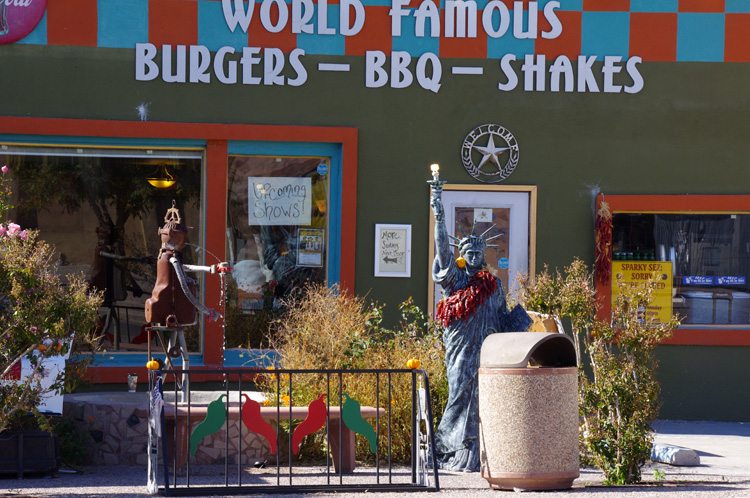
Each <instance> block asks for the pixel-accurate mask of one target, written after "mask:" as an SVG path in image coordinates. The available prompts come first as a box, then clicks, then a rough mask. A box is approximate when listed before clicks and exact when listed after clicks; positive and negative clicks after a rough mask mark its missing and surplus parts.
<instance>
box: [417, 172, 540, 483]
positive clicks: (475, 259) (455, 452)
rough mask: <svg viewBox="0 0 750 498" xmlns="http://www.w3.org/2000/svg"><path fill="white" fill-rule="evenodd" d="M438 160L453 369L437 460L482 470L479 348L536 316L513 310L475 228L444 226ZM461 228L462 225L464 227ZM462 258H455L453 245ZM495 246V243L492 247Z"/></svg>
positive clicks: (439, 230) (439, 268)
mask: <svg viewBox="0 0 750 498" xmlns="http://www.w3.org/2000/svg"><path fill="white" fill-rule="evenodd" d="M437 169H438V168H437V165H433V180H432V181H429V182H428V183H429V184H430V190H431V194H432V195H431V199H430V207H431V208H432V212H433V215H434V217H435V261H434V262H433V265H432V278H433V280H434V281H435V282H436V283H438V284H440V285H441V286H442V288H443V299H442V300H441V301H440V302H439V303H438V306H437V313H436V315H435V319H436V320H437V321H438V322H440V323H441V324H442V325H443V326H444V327H445V330H444V332H443V342H444V343H445V365H446V369H447V374H448V388H449V393H448V402H447V404H446V406H445V412H444V413H443V418H442V419H441V420H440V424H439V426H438V429H437V431H436V433H435V447H436V457H437V460H438V465H439V466H440V467H441V468H443V469H447V470H457V471H464V472H476V471H479V395H478V391H477V388H478V380H479V379H478V375H479V373H478V371H479V353H480V350H481V348H482V343H483V342H484V339H485V338H486V337H487V336H488V335H489V334H492V333H496V332H511V331H516V332H520V331H525V330H526V329H527V328H528V327H529V325H531V322H532V320H531V318H529V316H528V314H527V313H526V312H525V311H524V310H523V308H521V307H520V306H516V307H514V308H513V310H512V311H509V310H508V306H507V303H506V300H505V289H504V288H503V284H502V282H501V281H500V279H498V278H497V277H495V276H494V275H492V274H491V273H490V272H489V271H487V270H486V269H485V266H486V263H485V258H484V252H485V249H486V248H487V247H488V245H487V243H488V242H490V241H492V240H493V239H495V238H497V237H499V235H498V236H495V237H489V238H485V236H486V235H488V233H489V232H490V230H492V228H494V225H493V227H490V229H489V230H487V231H486V232H484V233H483V234H481V235H475V234H474V230H473V227H472V233H471V234H470V235H466V234H465V233H463V229H462V230H461V231H462V233H463V235H464V236H463V238H461V239H459V238H457V237H453V236H451V235H449V234H448V230H447V229H446V226H445V211H444V209H443V201H442V192H443V184H444V183H445V182H443V181H440V180H438V175H437ZM459 228H460V226H459ZM451 246H453V247H456V248H458V251H459V253H460V256H461V257H460V258H458V259H457V260H456V259H454V254H453V249H452V247H451ZM490 247H491V246H490Z"/></svg>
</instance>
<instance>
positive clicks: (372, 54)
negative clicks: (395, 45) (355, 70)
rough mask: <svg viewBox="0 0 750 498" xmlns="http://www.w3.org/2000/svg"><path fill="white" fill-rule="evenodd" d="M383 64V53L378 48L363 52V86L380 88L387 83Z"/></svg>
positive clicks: (386, 74)
mask: <svg viewBox="0 0 750 498" xmlns="http://www.w3.org/2000/svg"><path fill="white" fill-rule="evenodd" d="M384 65H385V54H384V53H383V52H381V51H380V50H369V51H367V52H366V53H365V87H367V88H380V87H383V86H385V84H386V83H388V73H386V71H385V69H383V66H384Z"/></svg>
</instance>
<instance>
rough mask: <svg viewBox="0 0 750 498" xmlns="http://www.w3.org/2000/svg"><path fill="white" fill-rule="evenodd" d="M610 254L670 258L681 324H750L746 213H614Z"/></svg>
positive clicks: (749, 246)
mask: <svg viewBox="0 0 750 498" xmlns="http://www.w3.org/2000/svg"><path fill="white" fill-rule="evenodd" d="M612 242H613V249H614V251H613V258H614V259H615V260H628V261H644V260H645V261H670V262H671V263H672V268H673V296H672V305H673V310H674V312H675V313H677V314H679V315H680V316H681V317H682V324H683V325H684V326H691V325H707V326H732V327H737V326H740V327H748V326H750V215H748V214H742V213H736V214H731V213H728V214H692V213H691V214H687V213H686V214H680V213H674V214H671V213H669V214H662V213H643V214H640V213H637V214H636V213H627V214H626V213H616V214H615V215H614V217H613V238H612Z"/></svg>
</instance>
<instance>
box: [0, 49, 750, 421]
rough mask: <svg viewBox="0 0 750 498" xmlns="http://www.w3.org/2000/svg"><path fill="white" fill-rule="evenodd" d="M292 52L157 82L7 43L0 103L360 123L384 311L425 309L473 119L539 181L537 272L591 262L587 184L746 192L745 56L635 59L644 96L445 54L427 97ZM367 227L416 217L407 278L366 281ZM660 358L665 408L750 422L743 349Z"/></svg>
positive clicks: (107, 61)
mask: <svg viewBox="0 0 750 498" xmlns="http://www.w3.org/2000/svg"><path fill="white" fill-rule="evenodd" d="M303 60H304V63H305V65H306V67H307V68H308V70H309V75H308V81H307V83H305V85H304V86H302V87H295V88H293V87H281V86H275V87H270V86H262V85H261V86H245V85H241V84H237V85H233V86H226V85H223V84H220V83H218V82H216V81H215V80H214V82H213V83H212V84H210V85H204V84H166V83H164V82H162V81H153V82H136V81H135V79H134V52H133V51H132V50H123V49H102V48H71V47H55V46H34V45H20V44H16V45H10V46H2V47H0V66H1V67H2V78H3V80H2V81H3V85H2V87H3V88H2V92H0V109H2V111H0V112H2V114H3V115H6V116H35V117H64V118H79V119H115V120H137V119H138V115H137V113H136V109H135V108H136V106H137V105H139V104H140V103H142V102H145V103H149V104H150V105H149V110H150V116H149V120H151V121H177V122H219V123H252V124H293V125H323V126H351V127H356V128H358V130H359V143H358V158H359V164H358V188H357V196H358V205H357V223H358V228H357V253H356V275H357V277H356V285H355V291H356V292H357V293H358V294H367V293H369V296H370V297H371V298H372V299H374V300H376V301H379V302H381V303H387V304H388V305H389V308H388V309H389V317H390V319H395V314H396V311H395V310H396V306H397V304H398V303H399V302H401V301H403V300H404V299H406V298H408V297H409V296H414V298H415V300H416V302H417V303H418V304H420V305H421V306H425V305H426V302H427V286H428V283H429V280H428V279H429V276H428V266H429V263H428V261H427V256H426V255H427V252H428V244H429V241H428V219H429V218H428V214H429V210H428V188H427V185H426V183H425V182H426V181H427V180H428V179H429V178H430V173H429V168H428V165H429V164H430V163H432V162H438V163H440V164H441V179H444V180H447V181H449V182H451V183H458V184H474V183H476V182H475V181H474V180H473V179H472V178H471V177H470V176H469V175H468V174H467V173H466V172H465V171H464V170H463V168H462V166H461V163H460V156H459V153H460V147H461V143H462V141H463V138H464V137H465V135H466V134H467V133H468V132H469V131H470V130H471V129H472V128H474V127H475V126H477V125H480V124H483V123H488V122H492V123H498V124H500V125H502V126H504V127H506V128H507V129H509V130H510V131H511V132H512V133H513V134H514V135H515V136H516V138H517V139H518V143H519V145H520V162H519V165H518V168H517V169H516V171H515V172H514V173H513V174H512V175H511V176H510V177H509V178H508V179H507V180H506V181H505V182H503V184H507V185H537V186H538V189H539V190H538V193H539V204H538V223H537V254H536V260H537V265H538V267H541V265H542V264H544V263H548V264H549V265H550V267H552V268H555V267H562V266H564V265H566V264H569V263H570V262H571V261H572V259H573V258H574V257H576V256H579V257H582V258H584V259H585V260H587V261H589V262H591V260H592V257H593V213H592V195H593V194H592V192H594V191H597V190H601V191H603V192H605V193H612V194H647V193H655V194H746V193H748V191H749V190H750V186H749V185H750V184H749V183H748V182H747V181H746V180H745V179H746V173H745V167H746V166H745V164H746V161H747V158H748V157H749V156H750V140H748V133H749V132H750V93H748V91H747V88H748V86H749V85H748V84H749V83H750V64H734V63H674V62H672V63H643V64H641V65H640V66H639V69H640V72H641V74H642V76H643V79H644V81H645V88H644V89H643V90H642V91H641V92H640V93H638V94H635V95H630V94H613V95H607V94H595V93H582V94H579V93H570V94H566V93H551V92H549V91H547V92H524V91H522V90H520V89H516V90H514V91H512V92H508V93H506V92H501V91H499V90H497V82H498V81H505V80H504V77H503V76H502V75H501V72H500V69H499V64H498V62H497V61H493V60H487V61H483V60H469V61H468V64H471V65H477V64H481V65H482V66H483V67H484V68H485V74H484V75H483V76H460V75H456V76H454V75H451V74H450V65H451V63H452V62H454V61H452V60H450V59H444V60H443V81H442V87H441V89H440V91H439V93H438V94H434V93H432V92H429V91H426V90H423V89H421V88H419V87H418V86H417V85H416V83H415V84H413V85H412V87H410V88H409V89H398V90H397V89H391V88H380V89H367V88H365V87H364V58H348V57H319V56H307V57H306V58H304V59H303ZM318 61H326V62H343V61H346V62H349V63H351V64H352V70H351V72H350V73H317V71H316V70H314V68H315V67H316V65H317V62H318ZM412 66H413V65H412ZM519 75H520V72H519ZM623 82H624V83H627V84H629V80H627V78H625V80H623ZM522 85H523V81H522V80H521V82H520V83H519V88H522ZM248 138H251V137H248ZM289 139H290V140H294V139H295V137H294V136H290V137H289ZM209 174H210V172H209ZM376 223H407V224H411V225H412V229H413V232H412V243H413V246H412V250H413V259H412V278H410V279H400V278H398V279H397V278H375V277H373V257H374V247H373V246H374V226H375V224H376ZM717 333H719V332H717ZM748 333H750V332H748ZM659 356H660V357H661V358H662V367H661V371H660V372H661V373H660V378H661V380H662V389H663V392H664V407H663V410H662V415H663V416H665V417H667V418H680V419H716V420H750V415H748V414H750V410H748V403H750V402H748V396H747V388H746V385H747V381H746V378H745V377H743V372H744V369H743V366H744V365H745V364H746V363H747V362H748V360H750V349H748V348H744V347H737V348H720V347H686V346H679V347H678V346H664V347H662V348H660V349H659Z"/></svg>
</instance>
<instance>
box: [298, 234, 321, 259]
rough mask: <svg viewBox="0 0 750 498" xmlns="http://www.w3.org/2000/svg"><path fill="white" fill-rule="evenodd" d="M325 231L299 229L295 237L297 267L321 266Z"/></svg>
mask: <svg viewBox="0 0 750 498" xmlns="http://www.w3.org/2000/svg"><path fill="white" fill-rule="evenodd" d="M324 246H325V230H323V229H322V228H300V229H299V233H298V237H297V266H323V249H324Z"/></svg>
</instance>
